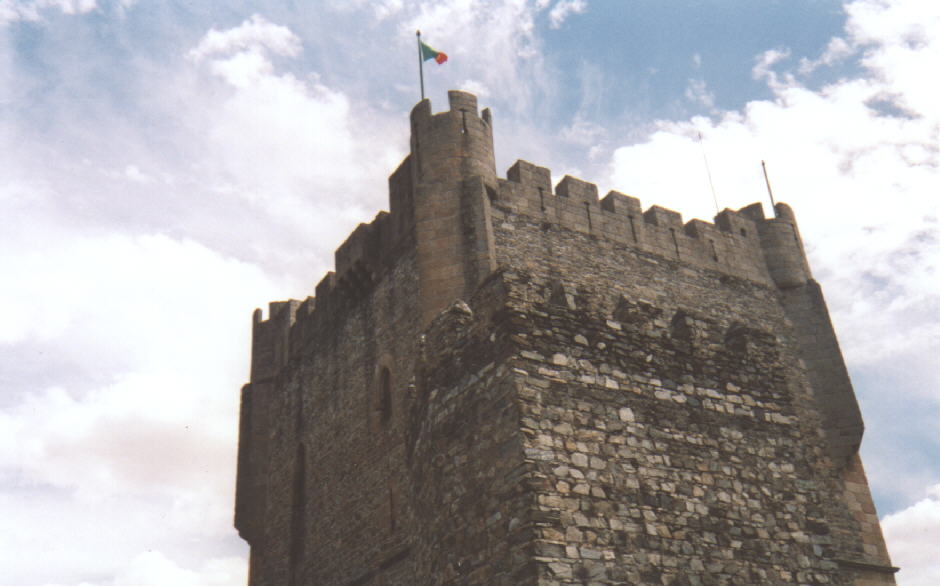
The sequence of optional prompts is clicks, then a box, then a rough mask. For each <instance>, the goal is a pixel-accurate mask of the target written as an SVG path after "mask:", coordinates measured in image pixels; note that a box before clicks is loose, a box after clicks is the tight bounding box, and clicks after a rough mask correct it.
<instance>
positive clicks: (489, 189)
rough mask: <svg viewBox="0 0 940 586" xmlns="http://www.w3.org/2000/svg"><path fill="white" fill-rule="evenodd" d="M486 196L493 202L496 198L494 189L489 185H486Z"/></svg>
mask: <svg viewBox="0 0 940 586" xmlns="http://www.w3.org/2000/svg"><path fill="white" fill-rule="evenodd" d="M486 197H488V198H489V199H490V202H494V201H496V199H497V198H496V190H495V189H493V188H492V187H490V186H489V185H487V186H486Z"/></svg>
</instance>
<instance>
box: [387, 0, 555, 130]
mask: <svg viewBox="0 0 940 586" xmlns="http://www.w3.org/2000/svg"><path fill="white" fill-rule="evenodd" d="M543 9H544V6H540V5H534V6H533V5H532V4H531V3H529V2H527V1H526V0H495V1H492V2H488V3H486V4H485V8H484V7H477V6H475V5H474V4H473V3H472V2H468V1H467V0H441V1H439V2H433V3H426V4H421V5H420V6H419V7H418V8H417V9H414V10H412V11H410V12H409V14H408V17H407V18H406V19H405V20H403V21H402V23H401V25H400V26H399V33H400V34H401V35H406V34H408V35H413V34H414V31H415V30H417V29H420V30H421V31H422V37H423V38H426V39H428V41H429V42H431V44H432V45H433V46H434V47H435V48H437V49H439V50H442V51H444V52H445V53H447V54H448V56H449V57H450V61H448V63H447V66H446V67H449V68H450V69H447V70H445V69H443V68H442V69H441V71H440V74H441V75H440V77H441V78H442V83H444V84H448V83H453V82H448V81H447V77H446V76H447V75H450V73H449V71H450V70H451V69H453V70H454V71H459V72H460V75H461V76H462V77H464V78H470V79H474V80H477V81H478V82H479V83H481V84H483V85H484V86H485V87H488V88H491V89H493V90H494V92H495V95H494V96H493V98H495V99H499V100H502V103H503V104H504V107H506V108H509V109H511V110H512V111H513V112H514V113H516V114H518V113H531V112H532V110H533V105H534V104H535V102H536V96H538V95H540V94H542V93H544V92H546V91H547V83H546V81H545V80H546V76H545V73H544V62H543V59H542V53H541V41H540V40H539V37H538V35H537V33H536V28H535V16H536V15H537V14H538V13H539V11H540V10H543ZM457 79H460V78H457ZM455 82H456V80H455Z"/></svg>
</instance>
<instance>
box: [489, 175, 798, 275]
mask: <svg viewBox="0 0 940 586" xmlns="http://www.w3.org/2000/svg"><path fill="white" fill-rule="evenodd" d="M494 207H495V208H496V209H498V210H502V211H504V212H505V213H514V214H523V215H526V216H530V217H532V218H533V219H536V220H539V221H541V222H543V223H544V226H545V227H546V228H547V227H550V226H556V227H559V228H564V229H569V230H574V231H577V232H583V233H586V234H591V235H593V236H596V237H600V238H606V239H609V240H612V241H614V242H618V243H622V244H626V245H628V246H630V247H633V248H637V249H640V250H642V251H644V252H648V253H651V254H655V255H657V256H661V257H663V258H666V259H669V260H673V261H677V262H679V263H684V264H690V265H694V266H696V267H699V268H707V269H711V270H716V271H720V272H724V273H728V274H730V275H733V276H736V277H740V278H745V279H749V280H752V281H757V282H760V283H764V284H767V285H776V286H778V287H783V288H786V287H792V286H796V285H799V284H802V283H805V282H806V281H807V280H808V279H809V278H810V275H809V269H808V265H807V263H806V258H805V255H804V254H803V246H802V243H801V241H800V238H799V231H798V230H797V227H796V220H795V218H794V216H793V213H792V211H791V210H790V208H789V206H787V205H786V204H778V206H777V213H776V215H775V217H773V218H766V217H765V216H764V212H763V209H762V206H761V204H759V203H755V204H751V205H750V206H747V207H745V208H742V209H741V210H737V211H734V210H730V209H726V210H724V211H723V212H721V213H719V214H718V215H717V216H716V217H715V221H714V223H710V222H704V221H702V220H690V221H688V222H683V220H682V215H681V214H680V213H678V212H675V211H673V210H669V209H666V208H663V207H660V206H658V205H654V206H651V207H649V208H648V209H646V210H645V211H644V210H643V207H642V206H641V204H640V200H638V199H637V198H634V197H631V196H629V195H625V194H623V193H620V192H619V191H610V192H609V193H608V194H607V195H605V196H604V197H603V198H601V199H598V190H597V186H596V185H594V184H593V183H588V182H586V181H583V180H581V179H577V178H575V177H571V176H569V175H566V176H565V177H564V178H562V180H561V181H559V182H558V184H557V185H556V186H555V188H554V189H552V186H551V172H550V171H549V170H548V169H546V168H545V167H539V166H537V165H533V164H532V163H529V162H527V161H522V160H520V161H517V162H516V163H515V164H514V165H513V166H512V167H510V168H509V170H508V171H507V172H506V179H502V180H500V191H499V196H498V198H497V200H496V202H494Z"/></svg>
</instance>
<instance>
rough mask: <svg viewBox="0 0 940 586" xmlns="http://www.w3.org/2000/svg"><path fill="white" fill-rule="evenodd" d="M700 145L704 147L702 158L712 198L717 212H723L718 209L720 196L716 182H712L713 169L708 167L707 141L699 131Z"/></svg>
mask: <svg viewBox="0 0 940 586" xmlns="http://www.w3.org/2000/svg"><path fill="white" fill-rule="evenodd" d="M698 145H699V146H700V147H701V148H702V159H703V160H704V161H705V173H706V174H708V186H709V187H711V190H712V200H714V202H715V213H716V214H719V213H721V210H720V209H718V196H717V195H716V194H715V184H714V183H712V171H711V169H710V168H709V167H708V157H707V156H705V143H704V141H702V133H701V132H699V133H698Z"/></svg>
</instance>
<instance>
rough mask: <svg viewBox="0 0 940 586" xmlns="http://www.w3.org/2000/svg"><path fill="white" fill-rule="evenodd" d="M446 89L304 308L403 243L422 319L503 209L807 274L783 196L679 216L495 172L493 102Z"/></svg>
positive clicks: (437, 305) (654, 250) (470, 275)
mask: <svg viewBox="0 0 940 586" xmlns="http://www.w3.org/2000/svg"><path fill="white" fill-rule="evenodd" d="M448 99H449V106H450V107H449V109H448V110H446V111H444V112H439V113H436V114H435V113H432V110H431V104H430V101H429V100H423V101H421V102H420V103H418V104H417V105H416V106H415V108H414V109H413V111H412V113H411V141H410V146H411V152H410V154H409V155H408V156H407V157H406V158H405V159H404V161H402V163H401V165H400V166H399V167H398V169H396V170H395V172H394V173H392V175H391V176H390V177H389V211H388V212H385V211H382V212H379V213H378V215H376V217H375V218H374V219H373V220H372V222H370V223H368V224H360V225H359V226H358V227H357V228H356V229H355V230H354V231H353V232H352V234H350V235H349V237H348V238H347V239H346V241H345V242H343V244H342V245H340V246H339V248H337V249H336V253H335V270H334V271H331V272H329V273H327V275H325V276H324V277H323V279H322V280H321V281H320V282H319V284H318V285H317V286H316V295H315V299H316V301H315V302H314V301H313V300H312V299H311V300H310V301H309V302H307V305H306V308H307V310H309V311H310V312H313V311H314V309H316V310H318V311H321V312H327V313H333V312H335V311H336V310H337V309H338V308H339V307H341V306H343V305H345V304H349V303H355V302H356V300H357V299H359V298H361V297H363V296H366V295H368V294H369V292H370V291H371V290H372V288H373V287H374V285H375V283H376V282H377V281H379V280H380V279H382V275H383V274H384V273H386V272H387V271H388V270H389V268H390V267H391V266H392V265H393V264H394V263H395V262H397V260H398V259H399V258H400V256H401V255H402V254H408V253H409V251H410V253H413V254H415V255H416V260H417V264H418V272H419V279H420V281H421V283H420V291H421V294H422V307H423V309H424V313H423V316H422V318H421V319H422V322H424V323H427V322H429V321H430V319H431V318H433V316H435V315H436V314H437V312H439V311H440V309H442V308H443V307H445V306H446V305H447V304H448V303H449V302H450V301H452V300H453V299H456V298H458V297H468V296H469V295H470V294H472V292H473V290H474V288H475V287H476V285H477V284H478V283H479V282H481V281H482V280H483V279H484V278H486V276H487V275H489V274H490V273H492V271H493V270H494V269H495V268H496V263H495V258H496V254H495V251H494V248H495V246H496V245H495V243H494V239H493V223H494V222H498V221H500V217H501V215H505V214H518V215H523V216H527V217H530V218H531V219H533V220H535V221H538V222H540V223H541V224H542V225H543V227H544V228H546V229H548V228H550V227H555V228H561V229H568V230H573V231H576V232H581V233H585V234H589V235H592V236H594V237H597V238H603V239H607V240H610V241H612V242H615V243H619V244H623V245H626V246H629V247H631V248H635V249H638V250H640V251H642V252H645V253H648V254H652V255H655V256H657V257H661V258H663V259H666V260H669V261H673V262H677V263H679V264H686V265H690V266H694V267H696V268H705V269H709V270H714V271H719V272H722V273H726V274H729V275H732V276H735V277H739V278H743V279H748V280H750V281H754V282H758V283H762V284H765V285H774V286H777V287H780V288H784V289H786V288H790V287H796V286H800V285H802V284H805V283H806V282H807V281H808V280H810V279H811V275H810V272H809V267H808V264H807V262H806V257H805V254H804V253H803V245H802V242H801V240H800V236H799V230H798V228H797V226H796V221H795V218H794V215H793V212H792V210H791V209H790V208H789V206H787V205H786V204H778V205H777V209H776V210H775V212H776V213H775V214H774V217H772V218H767V217H765V215H764V212H763V208H762V206H761V204H759V203H755V204H751V205H749V206H747V207H745V208H742V209H740V210H737V211H735V210H730V209H726V210H724V211H722V212H721V213H719V214H718V215H717V216H715V218H714V222H713V223H711V222H705V221H702V220H697V219H693V220H690V221H688V222H685V221H683V219H682V215H681V214H680V213H678V212H676V211H673V210H669V209H666V208H663V207H660V206H658V205H653V206H650V207H649V208H647V209H645V210H644V209H643V207H642V205H641V203H640V200H639V199H637V198H635V197H631V196H629V195H625V194H623V193H621V192H619V191H610V192H609V193H607V194H606V195H605V196H604V197H603V198H599V196H598V189H597V186H596V185H595V184H593V183H590V182H587V181H584V180H582V179H578V178H576V177H572V176H570V175H566V176H564V177H563V178H562V179H561V180H560V181H559V182H558V183H557V185H555V186H554V187H553V186H552V182H551V172H550V171H549V170H548V169H547V168H545V167H540V166H538V165H534V164H532V163H529V162H527V161H523V160H519V161H517V162H516V163H515V164H513V165H512V166H511V167H510V168H509V169H508V170H507V172H506V178H505V179H503V178H499V177H498V176H497V174H496V171H495V163H494V160H495V158H494V152H493V118H492V114H491V113H490V111H489V110H488V109H484V110H483V111H482V112H478V106H477V100H476V97H475V96H473V95H472V94H469V93H466V92H460V91H451V92H449V94H448ZM285 303H288V304H293V305H291V307H293V308H294V309H292V310H289V311H288V313H290V311H296V305H298V304H299V302H297V301H291V302H285ZM283 311H284V310H282V309H281V308H280V305H278V306H277V307H275V305H272V308H271V318H270V319H272V320H275V321H277V323H278V324H280V325H278V326H274V325H259V326H256V332H257V334H258V340H259V341H258V344H257V354H258V358H257V360H258V361H259V364H260V363H266V362H269V358H268V356H269V355H270V356H273V354H272V352H274V350H273V349H271V348H269V345H270V344H271V343H273V342H268V340H269V339H270V340H272V341H273V340H274V339H275V337H272V336H270V335H268V334H266V333H265V332H267V330H268V329H271V328H275V327H288V328H289V327H290V326H289V325H287V326H285V325H284V324H286V323H287V322H291V323H292V321H291V319H292V318H291V319H287V318H282V317H278V316H280V315H281V314H282V313H283ZM285 315H286V314H285ZM259 324H267V322H259ZM257 328H262V329H257ZM284 337H285V336H281V337H277V339H281V338H284ZM285 343H289V342H285Z"/></svg>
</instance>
